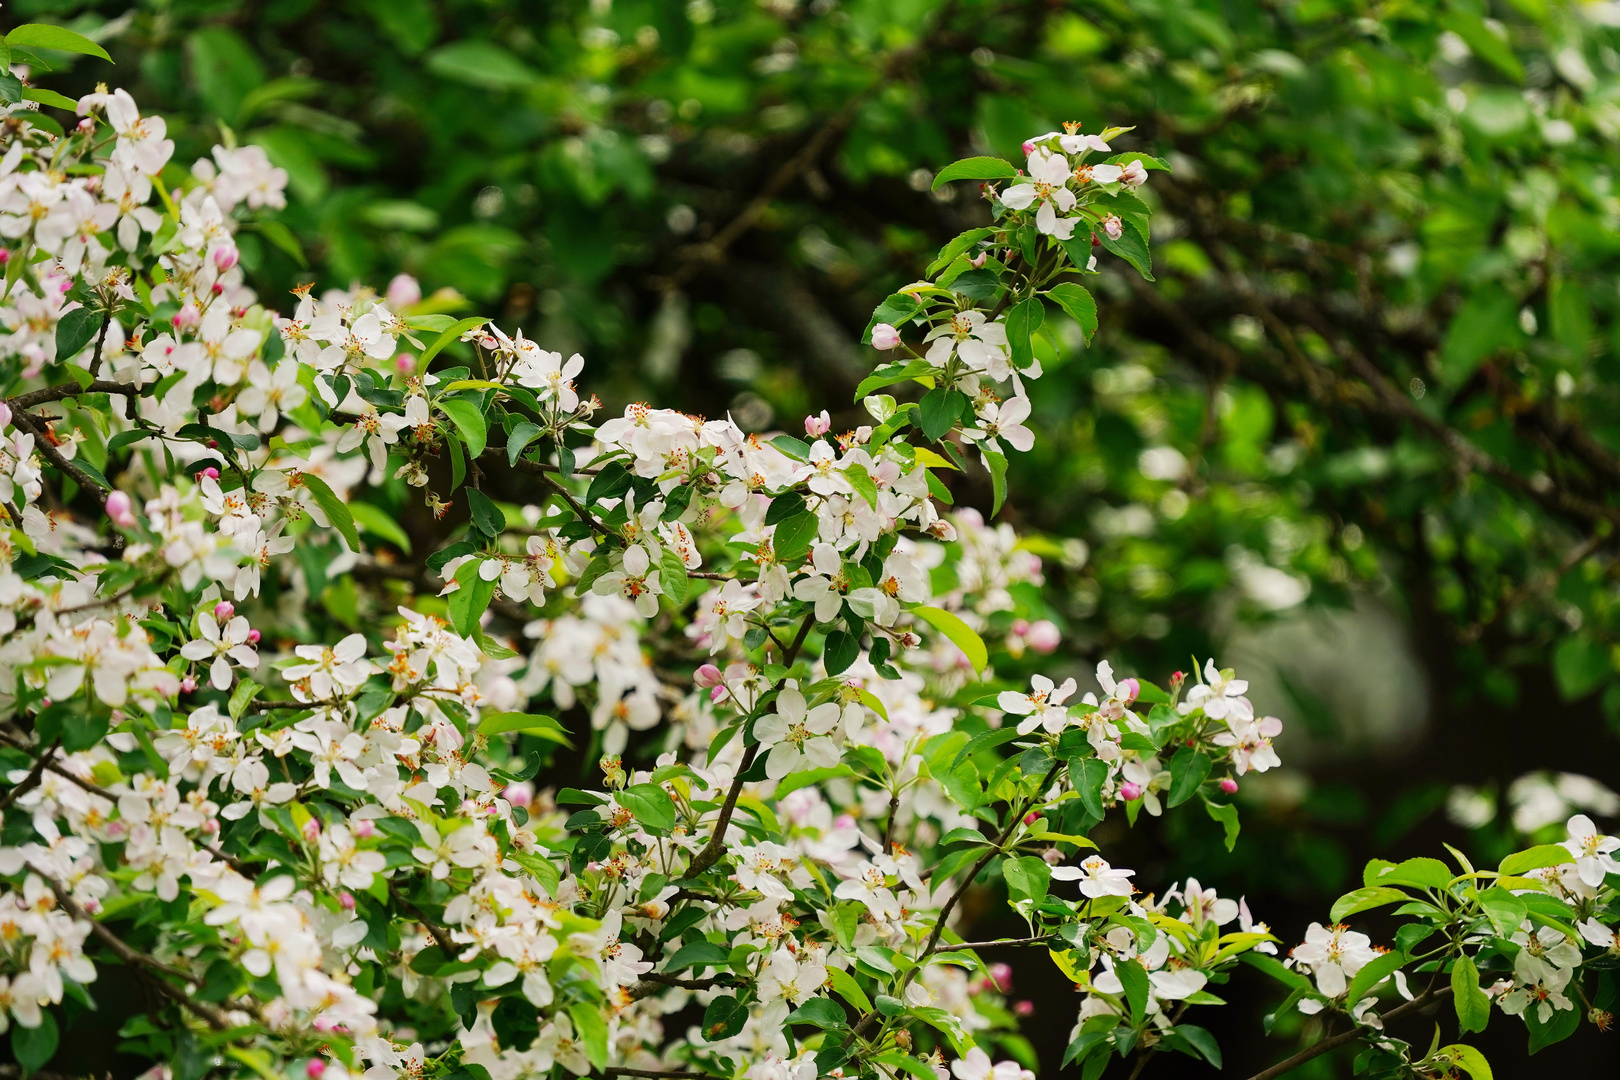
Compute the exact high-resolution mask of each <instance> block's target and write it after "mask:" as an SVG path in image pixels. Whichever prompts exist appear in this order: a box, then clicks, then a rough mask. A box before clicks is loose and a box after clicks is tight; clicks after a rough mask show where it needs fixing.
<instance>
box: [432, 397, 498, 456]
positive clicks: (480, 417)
mask: <svg viewBox="0 0 1620 1080" xmlns="http://www.w3.org/2000/svg"><path fill="white" fill-rule="evenodd" d="M438 404H439V409H440V411H442V412H443V413H444V414H445V415H446V416H448V417H449V418H450V420H451V422H452V423H454V424H455V425H456V430H457V431H459V432H461V438H462V440H463V441H464V442H466V444H467V453H468V454H469V455H471V456H472V457H474V458H476V457H478V456H479V455H480V454H482V453H483V452H484V442H485V440H486V439H487V438H488V437H489V427H488V425H487V424H486V423H485V421H484V413H483V410H481V409H480V408H479V407H478V404H477V402H476V400H475V399H472V398H440V399H439V403H438Z"/></svg>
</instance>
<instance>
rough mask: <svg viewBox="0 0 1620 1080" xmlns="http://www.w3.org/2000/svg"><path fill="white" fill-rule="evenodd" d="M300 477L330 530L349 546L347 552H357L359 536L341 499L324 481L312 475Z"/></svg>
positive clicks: (303, 474) (305, 474)
mask: <svg viewBox="0 0 1620 1080" xmlns="http://www.w3.org/2000/svg"><path fill="white" fill-rule="evenodd" d="M300 475H301V480H302V482H303V485H304V487H306V488H308V489H309V493H310V494H311V495H313V496H314V497H315V505H316V506H319V507H320V508H321V512H322V513H324V514H325V515H326V520H327V521H330V522H331V523H332V528H334V529H336V530H337V531H338V532H339V533H340V534H341V535H342V536H343V540H344V542H345V543H347V544H348V545H349V550H350V551H359V550H360V534H359V533H357V532H355V529H354V514H353V513H351V512H350V510H349V508H348V506H347V505H345V503H344V502H343V500H342V499H340V498H338V497H337V492H335V491H333V490H332V488H331V487H330V486H329V485H328V484H327V482H326V481H325V480H322V479H321V478H320V477H318V476H316V475H315V474H314V473H302V474H300Z"/></svg>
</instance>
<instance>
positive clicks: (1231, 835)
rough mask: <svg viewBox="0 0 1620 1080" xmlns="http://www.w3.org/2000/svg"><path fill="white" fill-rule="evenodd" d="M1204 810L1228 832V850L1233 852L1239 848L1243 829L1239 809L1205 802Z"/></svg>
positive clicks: (1228, 805)
mask: <svg viewBox="0 0 1620 1080" xmlns="http://www.w3.org/2000/svg"><path fill="white" fill-rule="evenodd" d="M1204 810H1205V811H1206V812H1207V813H1208V814H1209V816H1210V817H1212V818H1214V819H1215V820H1216V821H1218V822H1220V823H1221V828H1223V829H1225V830H1226V850H1227V851H1231V850H1232V849H1234V848H1236V847H1237V838H1238V831H1239V829H1240V828H1241V827H1242V826H1241V824H1240V823H1239V821H1238V811H1237V807H1235V806H1233V805H1232V804H1231V803H1217V802H1211V801H1210V800H1208V799H1205V800H1204Z"/></svg>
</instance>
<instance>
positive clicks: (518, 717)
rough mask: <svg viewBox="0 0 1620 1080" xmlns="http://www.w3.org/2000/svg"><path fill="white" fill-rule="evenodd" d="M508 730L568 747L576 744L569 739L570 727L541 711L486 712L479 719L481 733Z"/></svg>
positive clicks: (496, 732)
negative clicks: (544, 714)
mask: <svg viewBox="0 0 1620 1080" xmlns="http://www.w3.org/2000/svg"><path fill="white" fill-rule="evenodd" d="M508 731H521V732H522V733H523V734H525V735H534V736H536V737H538V738H541V739H545V740H547V741H548V742H554V743H559V744H561V745H563V746H567V747H572V746H573V745H574V744H573V743H571V742H569V741H568V729H567V728H565V727H563V725H562V722H561V721H559V720H557V719H556V718H554V717H550V716H542V715H540V714H539V713H520V712H486V713H484V714H482V715H481V716H480V717H479V719H478V733H479V734H480V735H500V734H503V733H505V732H508Z"/></svg>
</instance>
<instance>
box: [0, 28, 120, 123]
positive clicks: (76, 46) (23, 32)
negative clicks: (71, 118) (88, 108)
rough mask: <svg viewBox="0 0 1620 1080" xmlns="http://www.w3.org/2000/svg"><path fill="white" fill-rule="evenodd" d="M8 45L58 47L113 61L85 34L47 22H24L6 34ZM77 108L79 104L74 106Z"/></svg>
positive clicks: (43, 47) (62, 49)
mask: <svg viewBox="0 0 1620 1080" xmlns="http://www.w3.org/2000/svg"><path fill="white" fill-rule="evenodd" d="M6 45H7V46H8V47H10V48H16V47H17V46H19V45H21V46H23V47H24V48H34V49H56V50H57V51H59V52H70V53H80V54H82V55H84V56H94V57H98V58H100V59H102V60H105V61H107V62H108V63H109V64H110V63H112V57H110V56H108V55H107V50H106V49H103V48H102V47H101V46H100V45H97V44H96V43H95V42H93V41H91V40H90V39H89V38H87V37H85V36H84V35H83V34H75V33H74V32H73V31H72V30H69V29H68V28H67V27H65V26H50V25H47V24H45V23H24V24H23V25H21V26H19V27H17V28H16V29H15V30H13V31H12V32H11V33H9V34H7V35H6ZM74 107H75V108H77V105H75V106H74Z"/></svg>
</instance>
